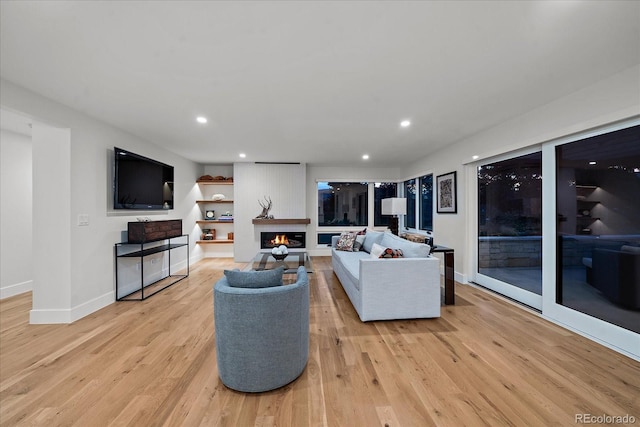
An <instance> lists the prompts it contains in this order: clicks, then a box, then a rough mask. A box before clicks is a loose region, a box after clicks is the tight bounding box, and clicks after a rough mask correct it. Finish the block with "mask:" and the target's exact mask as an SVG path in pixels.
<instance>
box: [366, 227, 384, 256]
mask: <svg viewBox="0 0 640 427" xmlns="http://www.w3.org/2000/svg"><path fill="white" fill-rule="evenodd" d="M385 234H387V233H384V232H382V231H375V230H371V229H367V234H365V235H364V243H363V244H362V249H364V251H365V252H369V253H371V247H372V246H373V244H374V243H380V240H382V237H383V236H384V235H385Z"/></svg>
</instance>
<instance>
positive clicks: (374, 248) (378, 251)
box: [369, 243, 387, 259]
mask: <svg viewBox="0 0 640 427" xmlns="http://www.w3.org/2000/svg"><path fill="white" fill-rule="evenodd" d="M385 249H387V248H385V247H384V246H380V245H379V244H377V243H374V244H373V245H371V251H369V254H370V256H371V258H376V259H377V258H380V255H382V253H383V252H384V250H385Z"/></svg>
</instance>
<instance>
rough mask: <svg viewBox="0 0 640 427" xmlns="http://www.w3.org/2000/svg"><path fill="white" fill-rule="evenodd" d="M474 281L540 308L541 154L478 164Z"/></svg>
mask: <svg viewBox="0 0 640 427" xmlns="http://www.w3.org/2000/svg"><path fill="white" fill-rule="evenodd" d="M477 171H478V250H477V254H478V256H477V272H476V278H475V281H476V282H477V283H478V284H480V285H482V286H485V287H487V288H489V289H492V290H494V291H496V292H499V293H501V294H503V295H505V296H507V297H510V298H513V299H515V300H517V301H520V302H522V303H524V304H527V305H529V306H531V307H534V308H537V309H541V308H542V154H541V152H536V153H532V154H528V155H524V156H520V157H515V158H511V159H508V160H503V161H499V162H495V163H491V164H486V165H482V166H479V167H478V169H477Z"/></svg>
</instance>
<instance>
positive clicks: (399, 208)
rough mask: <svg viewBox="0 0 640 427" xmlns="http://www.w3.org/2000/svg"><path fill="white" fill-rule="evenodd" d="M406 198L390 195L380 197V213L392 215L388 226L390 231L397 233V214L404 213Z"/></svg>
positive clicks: (405, 211) (405, 210)
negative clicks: (385, 197)
mask: <svg viewBox="0 0 640 427" xmlns="http://www.w3.org/2000/svg"><path fill="white" fill-rule="evenodd" d="M406 213H407V199H405V198H403V197H390V198H388V199H382V215H392V218H391V224H390V225H389V228H390V229H391V232H392V233H393V234H395V235H396V236H397V235H398V215H406Z"/></svg>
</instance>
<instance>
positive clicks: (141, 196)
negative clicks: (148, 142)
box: [113, 147, 173, 210]
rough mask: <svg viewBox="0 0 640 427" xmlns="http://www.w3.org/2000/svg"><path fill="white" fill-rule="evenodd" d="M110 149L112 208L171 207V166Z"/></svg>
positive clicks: (148, 208) (146, 208) (145, 208)
mask: <svg viewBox="0 0 640 427" xmlns="http://www.w3.org/2000/svg"><path fill="white" fill-rule="evenodd" d="M113 151H114V153H115V161H114V166H115V171H114V174H113V178H114V179H113V208H114V209H139V210H156V209H164V210H167V209H173V166H169V165H166V164H164V163H161V162H158V161H156V160H152V159H149V158H147V157H144V156H141V155H139V154H135V153H132V152H130V151H127V150H123V149H121V148H118V147H114V149H113Z"/></svg>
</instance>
